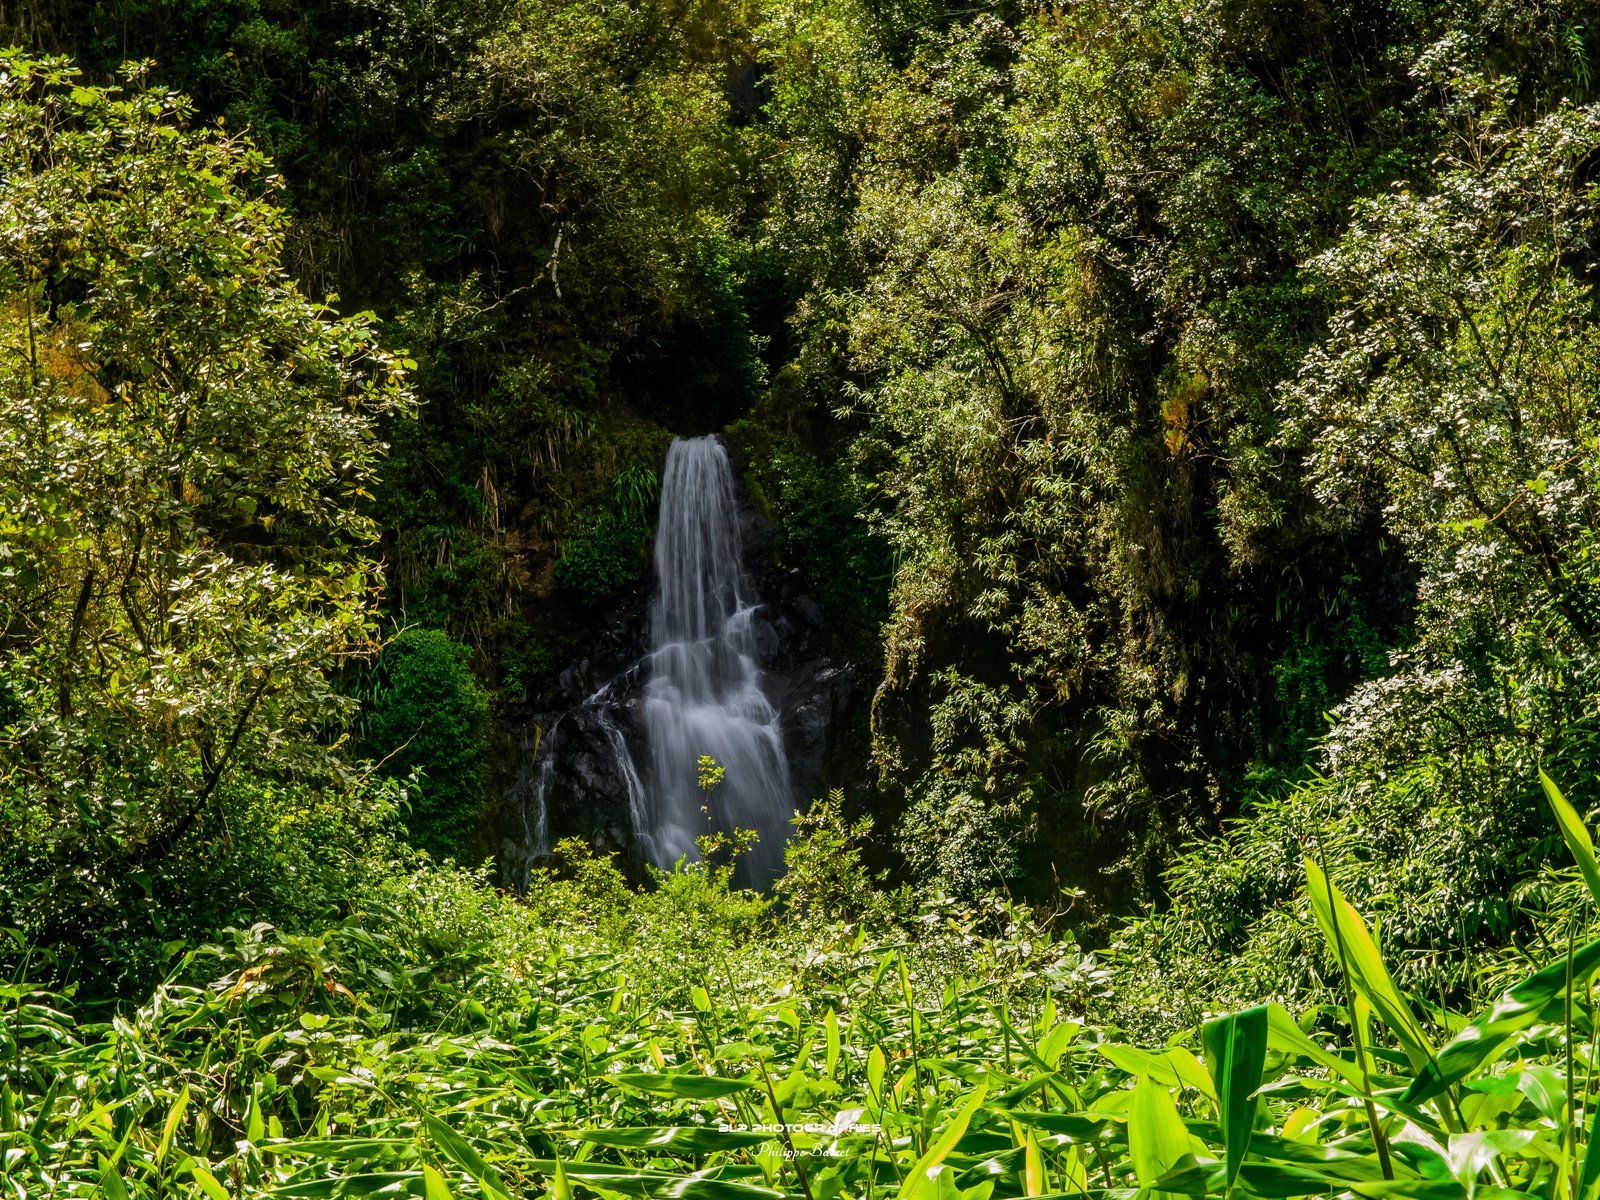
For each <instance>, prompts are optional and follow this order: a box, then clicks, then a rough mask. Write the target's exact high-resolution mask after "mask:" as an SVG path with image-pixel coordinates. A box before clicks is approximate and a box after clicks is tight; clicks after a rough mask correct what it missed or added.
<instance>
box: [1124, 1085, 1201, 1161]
mask: <svg viewBox="0 0 1600 1200" xmlns="http://www.w3.org/2000/svg"><path fill="white" fill-rule="evenodd" d="M1188 1154H1189V1130H1188V1128H1187V1127H1186V1126H1185V1125H1184V1123H1183V1118H1182V1117H1181V1116H1180V1115H1179V1114H1178V1106H1177V1104H1176V1102H1174V1101H1173V1099H1172V1093H1171V1092H1170V1091H1168V1090H1167V1087H1166V1086H1165V1085H1164V1084H1160V1083H1157V1082H1156V1081H1155V1080H1154V1079H1152V1078H1151V1077H1150V1076H1149V1075H1143V1076H1140V1078H1139V1082H1138V1083H1136V1084H1135V1085H1134V1088H1133V1096H1132V1098H1131V1099H1130V1100H1129V1102H1128V1157H1129V1158H1130V1159H1131V1160H1132V1161H1133V1173H1134V1176H1135V1178H1137V1179H1138V1180H1139V1186H1140V1187H1155V1186H1156V1181H1157V1180H1158V1179H1160V1178H1161V1177H1162V1176H1163V1175H1165V1174H1166V1173H1167V1172H1169V1171H1171V1170H1173V1169H1174V1168H1175V1167H1177V1166H1178V1164H1179V1162H1180V1161H1181V1160H1182V1159H1183V1158H1185V1157H1186V1156H1188Z"/></svg>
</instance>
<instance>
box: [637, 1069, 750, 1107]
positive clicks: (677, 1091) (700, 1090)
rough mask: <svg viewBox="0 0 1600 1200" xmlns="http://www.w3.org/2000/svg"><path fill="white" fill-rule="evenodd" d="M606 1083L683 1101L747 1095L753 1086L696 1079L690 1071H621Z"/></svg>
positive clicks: (716, 1078)
mask: <svg viewBox="0 0 1600 1200" xmlns="http://www.w3.org/2000/svg"><path fill="white" fill-rule="evenodd" d="M606 1079H607V1080H609V1081H610V1082H612V1083H616V1084H620V1085H621V1086H623V1087H625V1088H632V1089H634V1090H635V1091H639V1092H650V1093H651V1094H652V1095H656V1096H678V1097H682V1098H683V1099H686V1100H716V1099H718V1098H720V1097H722V1096H732V1095H736V1094H737V1093H739V1092H745V1091H749V1090H750V1089H751V1088H753V1087H754V1086H755V1084H753V1083H751V1082H750V1080H748V1079H724V1078H722V1077H720V1076H717V1075H699V1074H696V1073H694V1072H692V1071H676V1072H666V1071H663V1072H661V1073H660V1074H653V1073H651V1072H648V1071H622V1072H619V1073H618V1074H616V1075H607V1076H606Z"/></svg>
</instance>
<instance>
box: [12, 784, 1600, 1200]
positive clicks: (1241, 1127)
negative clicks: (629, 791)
mask: <svg viewBox="0 0 1600 1200" xmlns="http://www.w3.org/2000/svg"><path fill="white" fill-rule="evenodd" d="M1551 792H1552V795H1551V801H1552V805H1553V806H1554V808H1555V811H1556V815H1557V821H1558V823H1559V824H1558V827H1560V828H1562V829H1563V832H1564V833H1565V834H1566V835H1567V836H1568V837H1569V839H1570V844H1571V846H1572V850H1573V852H1574V854H1575V855H1576V856H1577V858H1578V861H1579V863H1580V866H1581V867H1582V868H1583V871H1582V874H1583V876H1584V878H1585V879H1586V881H1588V883H1589V886H1591V887H1593V888H1595V889H1596V890H1597V893H1600V866H1597V865H1596V863H1595V859H1594V853H1593V847H1592V843H1591V842H1590V838H1589V834H1588V833H1587V831H1586V830H1585V828H1584V826H1583V824H1582V822H1581V821H1580V819H1579V818H1578V817H1577V815H1576V813H1574V812H1573V811H1572V810H1571V809H1570V807H1569V806H1567V805H1566V804H1565V802H1564V800H1563V799H1562V798H1561V797H1560V796H1559V794H1558V793H1555V791H1554V789H1553V788H1552V789H1551ZM859 832H860V831H859V830H854V831H853V830H850V829H848V828H847V827H844V826H842V825H841V824H839V823H838V821H837V819H836V817H834V818H828V819H825V820H821V821H814V822H812V824H811V829H810V832H809V836H807V837H806V838H805V839H804V840H802V841H801V842H800V843H799V844H798V845H797V846H795V847H793V848H791V851H790V858H791V863H792V866H793V867H794V870H793V872H792V874H791V877H790V878H791V879H792V880H794V881H795V884H796V885H797V886H798V889H799V892H800V893H802V895H796V894H795V893H794V892H789V893H788V896H789V898H790V899H792V900H795V901H797V903H795V905H794V907H793V908H792V909H791V910H790V911H791V912H792V913H794V912H803V913H806V915H805V916H804V917H802V918H800V919H796V918H794V917H791V918H790V919H787V920H775V919H774V917H773V914H772V912H771V911H770V910H769V909H768V905H767V902H766V901H763V900H761V899H759V898H756V897H754V896H752V895H751V894H749V893H737V892H730V891H729V880H730V878H731V869H730V868H728V867H721V868H712V867H707V866H705V865H703V864H702V865H698V866H691V867H689V868H687V869H684V870H681V871H679V872H676V873H672V874H669V875H663V876H660V877H658V880H657V885H658V886H657V887H656V888H655V890H653V891H652V892H647V893H643V894H635V893H631V892H630V891H629V890H628V889H627V887H626V886H625V885H624V883H623V881H622V878H621V876H620V875H619V874H618V873H617V872H616V871H615V869H614V868H612V867H610V866H609V865H607V864H605V863H603V862H600V861H597V860H595V859H593V858H589V857H587V856H586V855H585V854H584V853H583V851H582V849H581V847H567V848H566V850H567V854H568V857H567V863H566V865H567V867H568V869H569V871H570V872H571V875H570V877H569V878H567V879H560V878H557V877H556V876H554V875H553V874H550V873H541V874H540V876H539V877H538V878H537V879H536V880H535V883H534V887H533V888H532V889H531V891H530V902H529V903H527V904H521V903H518V902H516V901H513V900H510V899H508V898H506V897H504V896H500V895H497V894H495V893H493V892H491V891H489V890H488V889H487V888H485V887H483V886H482V883H481V881H478V880H475V879H474V878H472V877H471V876H469V875H465V874H461V873H458V872H454V871H447V872H438V871H436V870H433V869H431V868H430V869H426V870H423V871H420V872H416V873H412V874H408V875H399V876H391V877H388V878H379V879H378V880H377V881H376V882H374V883H372V884H369V885H366V886H363V887H358V888H357V889H355V891H354V892H352V894H351V899H352V901H353V903H354V911H353V912H352V915H351V917H350V918H349V919H348V920H346V921H345V922H343V923H342V924H340V925H338V926H336V927H333V928H331V929H329V930H328V931H327V932H326V933H324V934H322V935H319V936H307V935H295V934H290V933H287V932H285V931H282V930H278V929H274V928H273V927H272V926H270V925H268V924H266V923H260V924H257V925H255V926H252V927H251V928H249V929H236V930H232V931H230V932H231V934H232V937H231V939H230V940H229V941H227V942H225V943H223V944H220V945H216V946H208V947H204V948H201V949H198V950H191V951H190V952H189V953H188V954H187V955H186V956H185V957H184V959H183V960H182V961H181V962H180V963H178V964H177V966H176V968H175V972H174V975H173V977H172V978H171V979H170V980H169V981H168V982H167V983H166V984H164V985H163V986H162V987H161V988H159V989H158V990H157V991H156V993H155V995H154V996H153V997H152V999H151V1000H150V1001H149V1002H148V1003H147V1004H145V1005H143V1006H141V1007H140V1008H139V1009H138V1010H137V1011H132V1012H130V1013H128V1014H127V1015H126V1016H125V1017H123V1018H120V1019H118V1020H116V1021H113V1022H110V1023H106V1022H104V1021H101V1020H98V1019H96V1018H95V1017H94V1016H93V1015H92V1014H83V1015H82V1016H75V1015H74V1013H73V1012H72V1011H71V1010H72V1000H71V998H70V997H67V996H63V995H59V994H53V993H51V992H50V991H49V990H47V989H46V988H43V987H40V986H37V985H32V984H30V983H28V982H27V981H26V980H18V981H16V982H13V983H11V984H9V985H6V986H5V990H4V992H3V993H0V994H3V995H4V996H5V998H6V1000H7V1004H6V1011H5V1013H4V1015H3V1016H0V1051H4V1053H3V1054H0V1061H3V1063H4V1064H5V1065H4V1066H0V1147H3V1149H4V1153H5V1154H6V1158H5V1163H6V1175H5V1180H6V1183H7V1185H8V1189H9V1192H10V1194H15V1195H17V1196H19V1197H21V1196H27V1195H31V1194H35V1192H46V1193H48V1194H51V1195H60V1196H76V1195H86V1196H87V1195H115V1196H124V1195H125V1196H129V1197H142V1196H157V1195H163V1194H167V1193H168V1192H170V1191H171V1190H173V1189H179V1190H183V1191H186V1192H192V1193H193V1194H196V1195H204V1196H206V1197H208V1198H209V1200H225V1198H226V1197H228V1196H230V1195H275V1196H285V1197H287V1196H323V1195H415V1196H420V1197H426V1198H427V1200H443V1198H444V1197H447V1196H452V1195H460V1196H484V1197H491V1198H497V1200H503V1198H507V1197H511V1196H517V1195H524V1194H531V1193H534V1192H547V1193H549V1194H552V1195H554V1196H558V1197H572V1196H577V1195H589V1194H593V1195H595V1196H599V1197H602V1198H612V1197H618V1196H636V1197H643V1196H688V1197H717V1198H721V1200H763V1198H770V1200H777V1198H779V1197H782V1196H784V1195H792V1196H805V1197H807V1198H808V1200H816V1198H817V1197H840V1196H868V1195H874V1194H881V1193H884V1192H888V1191H890V1190H892V1191H893V1192H894V1193H895V1195H896V1196H897V1197H899V1198H901V1200H936V1198H938V1197H970V1198H971V1200H990V1198H991V1197H999V1198H1005V1197H1033V1196H1055V1195H1062V1196H1070V1195H1085V1196H1101V1197H1127V1198H1129V1200H1134V1198H1136V1197H1145V1196H1148V1195H1191V1196H1202V1195H1216V1196H1240V1195H1249V1196H1275V1197H1293V1196H1324V1195H1340V1196H1350V1197H1382V1196H1389V1195H1398V1196H1407V1197H1413V1198H1419V1200H1435V1198H1437V1200H1456V1198H1458V1197H1460V1198H1463V1200H1465V1198H1469V1197H1492V1198H1495V1200H1499V1198H1509V1197H1512V1196H1545V1197H1552V1198H1554V1197H1570V1196H1585V1197H1587V1196H1589V1195H1591V1194H1592V1190H1593V1186H1594V1184H1595V1182H1596V1177H1597V1176H1600V1167H1597V1163H1600V1159H1597V1155H1600V1150H1597V1149H1596V1144H1595V1142H1594V1140H1593V1136H1592V1134H1591V1135H1590V1136H1588V1137H1585V1136H1584V1125H1585V1124H1586V1123H1587V1121H1588V1119H1589V1115H1590V1112H1591V1110H1592V1109H1593V1107H1594V1097H1593V1093H1592V1083H1593V1080H1594V1078H1595V1072H1596V1070H1597V1069H1600V1063H1597V1062H1596V1061H1595V1058H1594V1041H1593V1036H1594V1028H1595V1027H1594V1010H1593V1006H1592V1004H1591V1003H1590V1002H1589V986H1588V985H1589V981H1590V979H1591V977H1592V976H1593V974H1594V973H1595V972H1596V970H1597V969H1600V942H1587V943H1580V941H1579V940H1578V939H1577V938H1576V936H1575V935H1576V934H1577V931H1578V925H1579V922H1577V921H1575V920H1572V919H1567V920H1561V919H1559V918H1558V920H1557V923H1556V924H1555V925H1552V926H1551V928H1550V932H1551V933H1552V934H1558V933H1563V932H1564V937H1559V938H1558V940H1560V941H1562V942H1563V944H1564V945H1565V947H1566V949H1565V952H1564V954H1562V953H1558V954H1556V955H1555V956H1554V957H1553V958H1552V959H1551V960H1549V961H1546V962H1542V963H1540V964H1539V969H1538V970H1535V971H1532V972H1527V971H1520V972H1519V973H1518V974H1519V978H1517V979H1516V981H1515V982H1514V983H1512V985H1511V986H1510V987H1508V988H1507V990H1506V991H1505V992H1504V994H1503V995H1502V996H1501V997H1500V998H1499V1000H1498V1001H1497V1002H1496V1003H1495V1005H1494V1006H1493V1007H1492V1008H1490V1009H1486V1010H1484V1011H1482V1012H1481V1013H1479V1014H1477V1015H1475V1016H1472V1017H1471V1019H1470V1020H1469V1018H1468V1016H1467V1015H1462V1014H1458V1013H1456V1012H1452V1011H1448V1010H1446V1009H1443V1008H1438V1007H1426V1008H1420V1009H1419V1008H1418V1007H1415V1006H1414V1005H1413V1004H1412V1002H1411V1001H1409V1000H1408V999H1406V998H1405V997H1404V996H1403V995H1402V994H1401V993H1400V992H1399V991H1398V989H1397V988H1396V986H1395V983H1394V981H1393V980H1392V978H1391V976H1390V974H1389V971H1388V969H1387V967H1386V964H1385V962H1384V959H1383V956H1382V951H1381V950H1380V948H1379V945H1378V943H1377V941H1376V939H1375V937H1374V935H1373V933H1372V932H1371V931H1370V929H1369V928H1368V926H1367V924H1366V922H1365V921H1364V919H1363V918H1362V917H1361V915H1360V914H1359V913H1358V912H1357V911H1356V910H1355V909H1354V908H1352V907H1351V906H1350V905H1349V904H1348V902H1347V901H1346V900H1345V899H1344V897H1343V896H1342V894H1341V893H1340V892H1339V891H1338V890H1337V889H1336V888H1335V887H1333V886H1332V885H1331V884H1330V883H1329V881H1328V880H1327V879H1326V877H1325V876H1323V874H1322V873H1321V871H1320V870H1318V869H1317V868H1316V867H1315V866H1314V865H1313V864H1310V863H1307V864H1306V866H1305V879H1306V884H1307V889H1306V895H1307V899H1308V901H1309V908H1310V914H1309V916H1308V924H1309V925H1310V928H1311V930H1312V931H1313V932H1312V936H1313V937H1315V938H1316V939H1317V940H1318V941H1320V943H1321V950H1322V953H1323V954H1324V955H1325V956H1327V957H1328V958H1330V959H1331V961H1332V963H1333V972H1332V975H1331V978H1333V979H1334V980H1336V981H1337V982H1338V983H1339V985H1340V987H1341V988H1342V1002H1341V1003H1340V1004H1337V1005H1332V1004H1330V1005H1329V1006H1328V1007H1327V1009H1326V1010H1325V1013H1324V1015H1323V1019H1325V1020H1329V1021H1331V1022H1334V1023H1338V1022H1351V1017H1352V1014H1353V1017H1354V1019H1353V1022H1351V1023H1350V1024H1349V1026H1348V1027H1347V1032H1346V1033H1345V1035H1344V1037H1343V1038H1341V1039H1340V1040H1337V1041H1332V1040H1330V1038H1329V1034H1328V1032H1327V1031H1325V1030H1321V1029H1317V1028H1316V1027H1315V1026H1314V1025H1312V1024H1311V1022H1314V1021H1316V1020H1317V1019H1318V1016H1319V1014H1318V1012H1317V1010H1315V1009H1313V1010H1311V1011H1310V1012H1309V1013H1308V1014H1307V1025H1306V1026H1305V1027H1302V1025H1301V1024H1298V1023H1296V1021H1295V1020H1294V1019H1293V1018H1292V1017H1291V1016H1290V1014H1289V1012H1288V1011H1287V1010H1286V1009H1285V1008H1283V1006H1282V1005H1281V1004H1278V1003H1269V1004H1265V1005H1260V1006H1256V1007H1251V1008H1247V1009H1244V1010H1241V1011H1238V1012H1236V1013H1233V1014H1231V1015H1227V1016H1218V1017H1213V1018H1212V1019H1211V1020H1209V1021H1207V1022H1206V1023H1205V1024H1204V1025H1203V1027H1200V1028H1198V1029H1194V1030H1191V1031H1189V1032H1186V1033H1184V1034H1181V1035H1179V1036H1177V1037H1175V1038H1173V1039H1172V1040H1170V1041H1168V1042H1167V1043H1166V1044H1165V1045H1157V1046H1154V1047H1151V1048H1140V1047H1139V1046H1138V1045H1136V1044H1133V1043H1130V1042H1129V1041H1127V1040H1125V1039H1123V1038H1121V1037H1119V1036H1117V1035H1116V1033H1115V1031H1114V1030H1107V1029H1096V1028H1094V1027H1092V1026H1089V1025H1087V1024H1086V1023H1085V1022H1084V1021H1083V1020H1082V1019H1081V1017H1075V1016H1073V1015H1071V1014H1073V1013H1082V1012H1083V1011H1084V1010H1085V1008H1086V1007H1089V1006H1091V1005H1092V1004H1093V1003H1094V1000H1095V996H1096V995H1097V993H1098V992H1099V990H1100V987H1101V984H1102V982H1103V980H1102V979H1101V977H1100V976H1099V975H1098V973H1097V972H1096V971H1095V969H1094V967H1093V963H1092V960H1091V959H1087V958H1085V957H1084V956H1083V955H1082V954H1081V953H1080V952H1078V951H1076V949H1075V948H1074V947H1073V946H1072V945H1071V943H1070V941H1067V942H1060V941H1057V940H1056V939H1054V938H1052V936H1051V935H1050V933H1049V932H1048V931H1047V930H1046V929H1044V928H1042V927H1040V925H1039V924H1038V923H1037V921H1036V920H1035V918H1034V917H1033V915H1032V914H1030V913H1029V912H1028V911H1026V910H1022V909H1017V908H1014V907H1011V906H1005V907H999V906H995V907H991V908H988V909H987V910H986V911H983V912H981V913H974V912H973V911H971V910H965V911H963V910H962V909H960V908H959V907H957V906H954V905H950V904H939V903H933V904H925V905H923V906H921V907H920V908H919V909H916V910H908V909H902V910H901V911H899V912H895V911H894V910H893V909H892V908H891V909H884V908H881V907H879V908H878V909H877V911H875V912H874V911H871V910H870V909H869V910H866V911H864V910H862V909H861V908H860V907H859V906H858V907H857V908H855V909H852V910H849V911H846V910H842V909H836V910H834V912H833V913H832V914H831V915H832V916H834V917H836V918H847V919H848V920H847V921H833V922H830V921H826V920H824V919H823V918H822V917H821V916H820V914H818V913H817V912H816V910H815V909H814V907H812V906H811V905H810V904H808V903H806V902H805V897H809V898H810V899H812V900H815V899H817V898H819V897H820V896H822V895H825V894H829V893H832V894H834V895H838V894H840V893H841V892H843V891H847V890H850V889H851V888H852V884H853V883H855V882H856V880H857V877H858V874H857V873H858V872H859V863H858V861H857V859H856V857H855V854H856V847H857V837H856V835H857V834H858V833H859ZM710 857H711V856H710V855H708V859H709V858H710ZM380 861H381V854H380V855H378V856H375V857H374V858H373V860H372V862H373V865H374V866H375V867H377V866H379V864H380ZM1580 887H1581V885H1580ZM867 895H870V893H869V892H868V893H864V892H862V891H860V890H856V891H855V896H856V897H857V899H861V898H863V897H864V896H867ZM1587 900H1588V897H1587V893H1585V899H1584V901H1583V902H1580V903H1584V904H1586V903H1587ZM1579 915H1580V909H1579V907H1578V906H1577V905H1575V906H1574V907H1573V908H1572V909H1571V910H1570V912H1569V913H1568V914H1567V916H1568V917H1569V918H1576V917H1578V916H1579ZM1583 923H1584V924H1586V925H1587V926H1589V927H1591V928H1592V927H1593V920H1592V910H1590V912H1589V919H1588V920H1587V921H1586V922H1583ZM41 965H42V964H41ZM207 981H210V982H209V983H208V982H207ZM1308 1028H1309V1029H1310V1031H1311V1032H1310V1033H1309V1034H1308V1032H1307V1029H1308ZM223 1064H226V1066H225V1068H224V1067H223Z"/></svg>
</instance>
